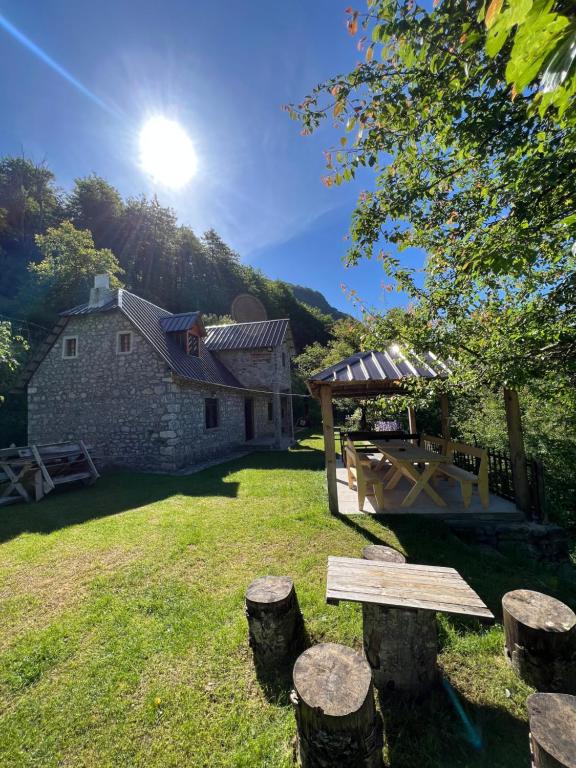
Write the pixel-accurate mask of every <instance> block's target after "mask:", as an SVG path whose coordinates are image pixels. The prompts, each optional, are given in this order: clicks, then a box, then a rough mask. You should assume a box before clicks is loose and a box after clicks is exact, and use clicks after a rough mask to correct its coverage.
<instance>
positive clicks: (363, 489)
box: [344, 440, 384, 512]
mask: <svg viewBox="0 0 576 768" xmlns="http://www.w3.org/2000/svg"><path fill="white" fill-rule="evenodd" d="M344 452H345V454H346V471H347V473H348V488H350V489H351V490H356V492H357V494H358V509H359V511H360V512H362V511H363V510H364V502H365V501H366V496H367V495H368V494H369V492H370V489H372V490H373V493H374V496H375V497H376V503H377V504H378V507H379V508H382V507H383V506H384V483H383V476H382V474H381V473H379V472H376V471H375V470H374V469H373V467H372V462H371V461H370V459H369V458H368V457H367V456H362V455H361V454H360V453H358V451H357V450H356V448H355V447H354V444H353V443H352V442H351V441H350V440H349V441H348V442H347V443H346V446H345V448H344Z"/></svg>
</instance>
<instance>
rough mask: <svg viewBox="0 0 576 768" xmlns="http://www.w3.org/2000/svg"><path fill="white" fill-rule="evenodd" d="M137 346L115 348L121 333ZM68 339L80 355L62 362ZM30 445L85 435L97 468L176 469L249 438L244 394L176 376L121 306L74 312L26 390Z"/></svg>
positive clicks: (261, 429) (258, 401) (263, 408)
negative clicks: (211, 417)
mask: <svg viewBox="0 0 576 768" xmlns="http://www.w3.org/2000/svg"><path fill="white" fill-rule="evenodd" d="M120 331H131V332H132V351H131V352H130V353H128V354H118V353H117V351H116V350H117V334H118V332H120ZM66 336H77V337H78V356H77V357H76V358H73V359H64V358H63V356H62V343H63V339H64V337H66ZM251 396H253V397H254V413H255V423H256V426H257V431H256V436H265V435H269V434H272V433H273V422H272V423H271V424H272V429H271V431H270V430H269V426H268V425H269V422H268V421H267V418H268V411H267V407H268V406H267V403H268V399H269V398H268V396H262V397H259V396H254V395H251ZM207 397H216V398H217V399H218V408H219V423H218V427H216V428H215V429H206V424H205V398H207ZM28 413H29V416H28V439H29V442H31V443H47V442H57V441H61V440H68V439H76V440H77V439H82V440H84V442H85V443H86V444H87V445H89V446H91V448H92V451H93V454H94V457H95V460H96V463H97V465H98V466H99V467H103V466H109V465H115V466H123V467H131V468H135V469H143V470H156V471H172V470H175V469H179V468H181V467H183V466H186V465H187V464H192V463H194V461H195V460H196V459H202V460H203V459H206V458H211V457H215V456H218V455H221V454H224V453H226V452H227V451H229V450H232V449H234V448H236V447H238V446H239V445H241V444H242V443H243V442H244V436H245V425H244V394H243V393H242V392H238V391H235V390H230V389H227V388H224V387H217V386H206V385H200V384H196V383H194V382H188V381H184V380H179V379H175V378H174V377H173V375H172V372H171V371H170V368H169V367H168V365H167V364H166V363H165V362H164V360H163V359H162V358H161V357H160V356H159V355H158V354H157V353H156V352H155V351H154V349H153V348H152V347H151V346H150V344H149V343H148V342H147V341H146V340H145V339H144V338H143V337H142V336H141V335H140V334H139V333H138V332H137V331H136V330H135V328H134V326H133V325H132V324H131V323H130V321H129V320H128V319H127V318H126V317H125V316H124V315H123V314H122V313H121V312H120V311H119V310H116V311H113V312H106V313H98V314H91V315H85V316H78V317H71V318H70V319H69V321H68V323H67V326H66V328H65V329H64V331H63V333H62V335H61V336H60V338H59V339H58V340H57V341H56V343H55V345H54V346H53V347H52V349H51V350H50V351H49V353H48V355H47V356H46V357H45V359H44V360H43V362H42V363H41V364H40V366H39V367H38V368H37V370H36V372H35V373H34V375H33V377H32V379H31V381H30V384H29V387H28Z"/></svg>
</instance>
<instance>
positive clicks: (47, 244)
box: [30, 221, 122, 308]
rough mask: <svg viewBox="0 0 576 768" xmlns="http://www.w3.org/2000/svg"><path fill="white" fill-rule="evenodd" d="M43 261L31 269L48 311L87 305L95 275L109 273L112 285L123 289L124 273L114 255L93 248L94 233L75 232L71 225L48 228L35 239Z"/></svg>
mask: <svg viewBox="0 0 576 768" xmlns="http://www.w3.org/2000/svg"><path fill="white" fill-rule="evenodd" d="M36 242H37V244H38V248H39V250H40V253H41V254H42V256H43V258H42V261H40V262H38V263H37V264H31V265H30V271H31V272H32V274H33V276H34V278H35V280H36V283H37V285H38V287H39V289H40V291H41V294H42V298H43V303H44V304H45V305H47V306H48V307H59V308H62V307H66V308H68V307H71V306H74V305H75V304H80V303H82V301H85V299H86V296H87V295H88V292H89V290H90V287H91V285H92V284H93V281H94V275H95V274H98V273H103V272H108V274H109V275H110V276H111V285H113V286H120V285H121V283H120V281H119V279H118V275H120V274H121V273H122V269H121V268H120V265H119V264H118V261H117V259H116V257H115V256H114V254H113V253H112V251H110V250H108V249H100V250H98V249H97V248H95V247H94V241H93V239H92V235H91V233H90V232H89V231H88V230H86V229H76V227H75V226H74V225H73V224H72V222H70V221H64V222H62V224H60V226H58V227H49V228H48V230H47V232H46V234H45V235H36Z"/></svg>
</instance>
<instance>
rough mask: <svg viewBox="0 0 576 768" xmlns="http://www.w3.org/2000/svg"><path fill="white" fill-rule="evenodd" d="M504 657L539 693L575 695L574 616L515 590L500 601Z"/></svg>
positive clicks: (537, 595) (535, 594)
mask: <svg viewBox="0 0 576 768" xmlns="http://www.w3.org/2000/svg"><path fill="white" fill-rule="evenodd" d="M502 609H503V614H504V631H505V633H506V655H507V657H508V660H509V661H510V663H511V665H512V667H513V668H514V670H515V671H516V673H517V674H518V675H519V676H520V677H521V678H522V680H524V681H525V682H526V683H528V684H529V685H532V686H533V687H534V688H536V689H537V690H538V691H553V692H558V693H572V694H573V693H576V614H575V613H574V611H572V610H571V609H570V608H569V607H568V606H567V605H564V603H561V602H560V601H559V600H555V599H554V598H553V597H550V596H549V595H543V594H541V593H540V592H531V591H530V590H527V589H517V590H515V591H514V592H508V593H507V594H506V595H504V597H503V598H502Z"/></svg>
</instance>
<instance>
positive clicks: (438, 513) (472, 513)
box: [336, 465, 524, 522]
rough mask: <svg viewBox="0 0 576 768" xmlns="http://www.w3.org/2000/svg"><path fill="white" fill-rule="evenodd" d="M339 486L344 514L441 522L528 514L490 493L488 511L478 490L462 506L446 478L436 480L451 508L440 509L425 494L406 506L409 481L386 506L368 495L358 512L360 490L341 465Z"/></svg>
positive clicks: (457, 492)
mask: <svg viewBox="0 0 576 768" xmlns="http://www.w3.org/2000/svg"><path fill="white" fill-rule="evenodd" d="M336 480H337V487H338V507H339V510H340V514H342V515H360V514H371V515H429V516H431V517H437V518H439V519H441V520H449V519H459V520H501V521H504V520H505V521H508V522H513V521H516V520H524V515H523V514H522V512H520V510H518V509H516V505H515V504H514V503H513V502H511V501H508V500H507V499H501V498H500V496H495V495H494V494H490V506H489V507H488V509H484V507H483V506H482V505H481V504H480V499H479V498H478V493H477V491H474V494H473V496H472V501H471V503H470V506H469V507H468V508H466V507H465V506H464V504H463V503H462V495H461V493H460V486H459V485H458V484H455V485H451V484H450V483H449V482H448V481H447V480H445V479H444V478H438V479H437V480H436V484H435V489H436V491H437V492H438V493H439V494H440V496H442V498H443V499H444V500H445V501H446V504H447V505H448V506H446V507H439V506H437V505H436V504H435V503H434V502H433V501H432V499H430V498H429V497H428V496H427V495H426V494H425V493H421V494H420V495H419V496H418V498H417V499H416V501H415V502H414V504H412V506H411V507H402V506H400V505H401V502H402V499H403V498H404V497H405V496H406V494H407V493H408V491H409V490H410V488H411V487H412V486H411V484H410V483H409V481H408V480H404V479H402V480H401V481H400V482H399V483H398V485H397V486H396V488H394V489H393V490H391V491H386V492H385V507H384V508H382V509H378V508H377V506H376V499H375V498H374V497H373V496H368V498H367V499H366V501H365V502H364V509H362V510H359V509H358V496H357V494H356V491H355V490H354V491H353V490H350V488H348V479H347V474H346V469H345V468H344V467H343V466H341V465H340V466H339V467H338V468H337V470H336Z"/></svg>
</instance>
